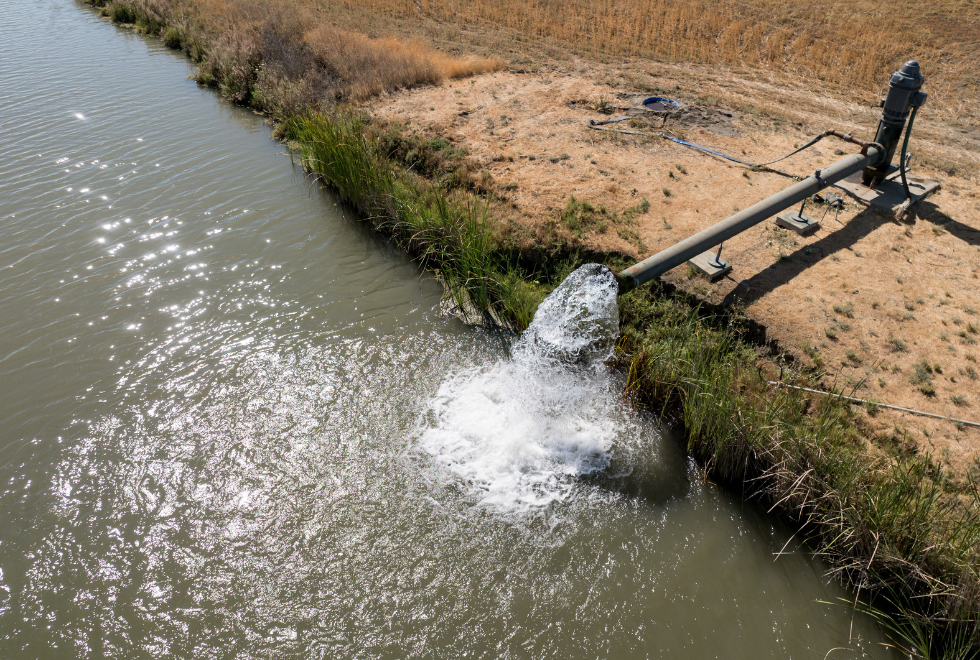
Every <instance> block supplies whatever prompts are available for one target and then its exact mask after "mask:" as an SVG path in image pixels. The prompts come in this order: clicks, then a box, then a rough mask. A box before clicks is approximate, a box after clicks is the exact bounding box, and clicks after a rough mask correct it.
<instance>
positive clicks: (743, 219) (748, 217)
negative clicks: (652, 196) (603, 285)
mask: <svg viewBox="0 0 980 660" xmlns="http://www.w3.org/2000/svg"><path fill="white" fill-rule="evenodd" d="M865 152H866V153H863V154H854V155H853V156H848V157H847V158H843V159H841V160H839V161H837V162H836V163H834V164H833V165H831V166H830V167H827V168H826V169H823V170H817V171H816V172H815V173H814V174H812V175H810V176H808V177H807V178H805V179H803V180H802V181H800V182H799V183H797V184H796V185H794V186H792V187H790V188H787V189H786V190H784V191H782V192H780V193H777V194H775V195H773V196H772V197H770V198H768V199H765V200H763V201H761V202H759V203H758V204H755V205H754V206H750V207H749V208H747V209H745V210H744V211H739V212H738V213H736V214H735V215H733V216H731V217H730V218H728V219H726V220H722V221H721V222H719V223H718V224H716V225H713V226H711V227H708V228H707V229H705V230H704V231H702V232H700V233H697V234H695V235H694V236H691V237H690V238H688V239H685V240H683V241H681V242H680V243H677V244H676V245H674V246H672V247H669V248H667V249H666V250H664V251H663V252H658V253H657V254H655V255H653V256H652V257H648V258H646V259H644V260H643V261H641V262H640V263H638V264H635V265H633V266H630V267H629V268H627V269H626V270H624V271H623V272H622V273H619V274H618V275H617V276H616V279H617V281H618V282H619V292H620V294H623V293H626V292H627V291H629V290H630V289H634V288H636V287H638V286H640V285H641V284H644V283H646V282H649V281H650V280H652V279H653V278H655V277H658V276H660V275H663V274H664V273H666V272H667V271H668V270H670V269H671V268H674V267H675V266H679V265H681V264H682V263H684V262H685V261H687V260H689V259H691V258H693V257H695V256H697V255H699V254H701V253H702V252H705V251H707V250H710V249H711V248H713V247H715V246H716V245H719V244H720V243H723V242H724V241H726V240H728V239H729V238H731V237H732V236H735V235H737V234H740V233H742V232H743V231H745V230H746V229H749V228H750V227H753V226H755V225H757V224H759V223H760V222H762V221H763V220H765V219H766V218H771V217H772V216H774V215H776V214H777V213H779V212H780V211H783V210H785V209H787V208H789V207H790V206H793V205H794V204H797V203H799V202H802V201H803V200H804V199H806V198H807V197H809V196H810V195H813V194H814V193H817V192H819V191H821V190H823V189H824V188H826V187H827V186H830V185H832V184H834V183H837V182H838V181H840V180H841V179H845V178H847V177H849V176H850V175H852V174H854V173H855V172H860V171H861V170H863V169H864V168H866V167H871V166H875V165H878V164H879V163H880V162H881V161H882V160H883V158H884V156H885V152H884V151H883V150H882V149H881V148H879V146H878V145H875V144H872V145H870V146H868V148H867V149H866V150H865Z"/></svg>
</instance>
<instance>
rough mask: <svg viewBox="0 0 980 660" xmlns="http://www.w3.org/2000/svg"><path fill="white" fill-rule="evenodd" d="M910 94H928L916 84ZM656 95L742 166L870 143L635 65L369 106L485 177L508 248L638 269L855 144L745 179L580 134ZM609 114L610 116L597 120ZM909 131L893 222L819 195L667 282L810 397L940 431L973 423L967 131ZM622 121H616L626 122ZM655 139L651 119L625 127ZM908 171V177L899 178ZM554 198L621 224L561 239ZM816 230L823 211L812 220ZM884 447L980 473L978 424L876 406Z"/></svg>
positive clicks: (846, 112) (686, 129)
mask: <svg viewBox="0 0 980 660" xmlns="http://www.w3.org/2000/svg"><path fill="white" fill-rule="evenodd" d="M925 89H926V90H927V91H928V81H927V82H926V87H925ZM649 95H666V96H670V97H672V98H675V99H677V100H679V101H681V102H683V103H684V104H685V105H686V106H687V108H688V109H687V110H686V111H685V112H684V113H682V114H681V115H680V116H676V117H673V118H670V119H668V120H667V126H666V128H667V129H670V130H671V131H673V133H674V134H675V135H677V136H679V137H683V138H684V139H687V140H690V141H693V142H696V143H699V144H703V145H706V146H710V147H712V148H714V149H717V150H719V151H722V152H725V153H728V154H732V155H735V156H737V157H739V158H742V159H743V160H747V161H750V162H760V161H767V160H771V159H773V158H775V157H778V156H780V155H782V154H785V153H788V152H789V151H792V150H793V149H794V148H795V147H796V146H798V145H801V144H803V143H804V142H806V141H808V140H809V139H810V138H811V137H813V136H814V135H815V134H816V133H818V132H820V131H822V130H824V129H827V128H836V129H838V130H842V131H847V132H852V133H854V134H855V136H857V137H860V138H864V139H871V138H872V137H873V131H874V128H875V127H876V125H877V121H878V116H879V114H878V113H879V111H878V110H877V109H875V108H872V107H870V103H868V104H867V105H862V104H860V103H856V102H851V101H848V100H846V99H842V98H841V97H840V95H834V94H831V93H828V92H824V91H823V90H821V89H814V88H813V87H812V86H808V85H804V84H794V83H793V82H792V81H789V80H774V79H773V80H767V79H765V78H764V77H760V76H758V75H755V76H752V77H739V76H738V75H735V74H733V73H732V72H729V71H720V70H717V69H708V68H698V67H681V66H670V65H662V64H655V63H650V62H644V61H629V62H626V63H620V64H617V65H608V66H607V65H597V64H595V63H593V62H590V63H588V64H587V63H585V62H579V61H572V62H571V63H570V64H568V65H562V66H561V67H560V68H554V69H547V68H539V69H537V70H535V71H534V72H533V73H524V72H518V71H509V72H499V73H494V74H485V75H481V76H478V77H476V78H471V79H465V80H458V81H453V82H449V83H446V84H444V85H441V86H434V87H423V88H417V89H413V90H409V91H403V92H399V93H395V94H391V95H384V96H381V97H379V98H376V99H375V100H374V101H372V102H371V111H372V112H373V113H374V114H376V115H377V116H379V117H382V118H385V119H387V120H389V121H392V122H396V123H399V124H401V125H407V126H408V127H409V130H412V131H418V132H420V133H422V134H425V135H430V136H432V137H436V136H440V137H445V138H447V139H449V140H451V141H452V142H453V143H454V145H455V146H456V147H464V148H466V149H467V150H468V152H469V156H470V158H471V159H472V160H473V161H475V162H476V163H478V164H479V165H480V166H481V167H483V168H484V169H485V171H486V172H488V173H489V174H490V175H491V176H492V181H493V184H492V185H493V188H494V189H495V191H496V192H497V194H498V196H499V197H501V198H506V200H507V205H508V206H507V208H509V212H510V213H511V215H512V221H516V223H517V227H518V232H524V237H523V240H525V241H526V242H532V241H534V240H538V239H541V238H545V237H551V238H554V236H556V235H560V236H562V237H565V238H567V240H569V241H571V242H573V243H574V242H578V243H581V244H582V245H584V246H588V247H593V248H597V249H601V250H615V251H620V252H625V253H627V254H630V255H634V256H636V257H637V258H642V257H646V256H649V255H651V254H653V253H655V252H657V251H659V250H662V249H664V248H666V247H668V246H670V245H671V244H673V243H675V242H677V241H679V240H681V239H683V238H686V237H687V236H690V235H692V234H694V233H696V232H697V231H700V230H702V229H704V228H706V227H708V226H710V225H711V224H714V223H715V222H718V221H720V220H722V219H724V218H725V217H727V216H729V215H731V213H733V212H734V211H736V210H738V209H741V208H745V207H747V206H750V205H751V204H754V203H755V202H758V201H760V200H762V199H763V198H765V197H767V196H769V195H771V194H773V193H775V192H777V191H779V190H781V189H783V188H785V187H787V186H788V185H791V184H792V183H793V179H791V178H788V176H786V175H793V176H806V175H808V174H810V173H812V172H813V171H814V170H815V169H817V168H820V167H824V166H827V165H829V164H831V163H833V162H834V161H836V160H837V159H839V158H840V156H841V155H842V154H844V153H853V152H854V151H855V147H853V146H852V145H848V144H844V143H842V142H838V141H834V140H832V139H826V140H824V141H822V142H820V143H819V144H818V145H817V146H816V147H814V148H811V149H809V150H807V151H804V152H803V153H801V154H799V155H797V156H794V157H792V158H790V159H788V160H786V161H783V162H781V163H779V164H778V165H776V166H774V167H776V168H777V169H779V170H780V171H781V172H782V173H784V174H779V173H773V172H766V171H758V172H755V171H750V170H749V169H748V168H746V167H743V166H740V165H737V164H735V163H730V162H728V161H725V160H723V159H720V158H715V157H712V156H709V155H706V154H704V153H701V152H697V151H695V150H692V149H690V148H686V147H684V146H681V145H678V144H676V143H672V142H669V141H666V140H663V139H661V138H659V137H643V136H634V135H625V134H621V133H615V132H600V131H597V130H590V129H589V128H588V127H587V122H588V120H589V119H597V120H601V119H607V118H608V116H606V115H604V114H602V113H600V109H601V108H608V107H609V106H614V107H615V106H622V107H626V106H629V105H630V104H631V102H635V101H636V100H637V99H642V98H643V97H645V96H649ZM614 114H620V112H619V111H618V110H614ZM938 114H939V113H936V115H932V116H931V115H930V113H929V106H928V104H927V105H926V107H925V108H924V110H923V112H922V113H921V114H920V116H919V118H918V119H917V121H916V126H915V131H914V132H913V139H912V146H911V150H912V151H914V152H915V153H916V157H915V159H914V160H913V163H914V165H913V174H914V175H917V176H922V177H925V178H930V179H935V180H938V181H940V182H941V184H942V188H941V189H940V191H938V192H937V193H935V194H933V195H932V196H930V197H929V198H927V199H926V200H924V201H923V202H921V203H920V204H918V205H917V206H916V207H914V210H913V212H912V213H911V214H909V216H908V217H906V218H904V219H903V220H901V221H898V220H896V219H895V218H894V217H893V216H892V215H891V214H889V213H887V212H883V211H879V210H876V209H874V208H871V207H869V206H868V205H866V204H864V203H861V202H858V201H856V200H855V199H853V198H850V197H848V196H847V195H846V194H843V193H842V192H841V191H839V190H838V191H836V192H838V193H840V194H842V196H843V197H844V199H845V206H844V209H843V210H842V211H841V212H840V213H839V215H835V212H834V211H833V210H830V211H829V212H828V213H827V214H826V216H825V217H824V218H823V222H822V225H821V228H820V230H819V231H817V232H816V233H815V234H814V235H811V236H809V237H799V236H797V235H796V234H793V233H788V232H786V231H785V230H782V229H779V228H777V227H776V226H775V224H774V222H773V221H766V222H763V223H762V224H760V225H758V226H756V227H755V228H753V229H751V230H749V231H747V232H745V233H743V234H742V235H740V236H738V237H736V238H734V239H731V240H730V241H728V242H727V243H726V244H725V246H724V252H723V256H724V257H725V258H726V259H727V260H728V261H730V262H732V264H733V265H734V271H733V272H732V273H731V274H730V275H729V276H727V277H726V278H724V279H722V280H720V281H718V282H716V283H714V284H711V283H709V282H707V281H706V280H704V279H703V278H701V277H700V276H697V275H693V274H692V273H691V272H689V269H688V268H686V267H679V268H676V269H674V270H673V271H671V272H670V273H668V274H667V275H666V276H665V279H666V280H668V281H670V282H672V283H674V284H676V285H677V286H679V287H681V288H682V289H685V290H688V291H690V292H692V293H695V294H696V295H698V296H700V297H702V298H703V299H705V300H707V301H710V302H712V303H738V302H739V301H741V303H742V304H744V305H746V307H747V314H748V316H749V317H750V318H752V319H754V320H755V321H758V322H759V323H761V324H763V325H764V326H765V327H767V328H768V332H769V334H770V337H771V338H772V339H775V340H776V341H778V342H779V344H780V346H781V347H782V348H783V349H784V350H785V351H786V352H788V353H790V354H792V355H793V356H794V357H795V358H797V359H798V360H800V361H801V362H802V363H804V364H812V363H814V362H816V363H817V365H818V366H820V365H822V367H823V368H824V370H825V371H826V376H825V377H824V381H825V384H827V385H831V384H833V385H835V386H837V387H843V388H845V389H847V390H853V396H856V397H860V398H869V399H874V400H877V401H880V402H882V403H889V404H893V405H898V406H903V407H908V408H913V409H916V410H924V411H928V412H932V413H935V414H939V415H944V416H950V417H954V418H961V419H968V420H980V394H978V386H980V380H978V375H980V364H978V362H977V355H978V354H980V345H978V342H980V294H978V284H980V280H978V274H980V180H978V174H977V173H978V171H980V157H978V153H980V135H978V134H977V131H976V129H975V128H974V127H972V126H970V125H969V124H966V123H964V124H962V125H960V124H957V123H956V121H957V120H956V117H955V116H952V115H949V114H948V113H943V116H937V115H938ZM630 123H632V126H630ZM648 126H649V127H652V128H654V129H655V130H659V129H657V128H656V127H657V126H659V120H657V121H655V122H653V123H651V124H644V123H638V122H637V121H633V122H623V123H620V124H615V125H613V127H618V128H623V129H625V130H641V131H648V130H650V128H648ZM915 163H918V165H915ZM570 196H574V197H575V198H576V199H578V200H581V201H587V202H589V203H591V204H592V205H594V206H596V207H598V206H599V205H603V206H604V207H605V208H606V209H608V210H609V211H610V212H616V213H621V212H622V211H623V210H625V209H628V208H631V207H634V208H635V207H636V205H637V204H638V203H639V202H641V200H643V199H646V200H648V201H649V202H650V204H649V210H647V211H646V212H645V213H641V214H638V215H636V216H635V217H634V218H633V219H632V220H630V219H629V215H630V214H627V216H626V217H623V216H622V215H618V216H614V215H613V216H610V217H612V219H611V220H610V221H609V222H607V223H602V224H599V225H594V226H591V227H577V228H574V229H573V228H570V227H569V226H567V225H566V224H563V223H562V221H561V220H560V215H559V214H560V211H561V210H562V209H563V208H565V206H566V204H567V203H568V199H569V197H570ZM808 214H810V215H816V216H817V217H818V218H819V217H821V216H823V214H824V210H823V209H822V208H819V207H812V206H811V207H810V210H809V211H808ZM868 422H869V424H870V425H871V427H872V428H874V429H875V430H876V431H877V432H878V433H879V434H880V438H879V441H881V438H885V437H887V438H890V440H889V441H892V442H898V443H905V444H907V443H909V442H914V443H916V444H917V445H918V447H919V448H920V449H921V450H922V451H927V452H930V453H931V454H932V455H933V456H934V457H935V458H936V459H938V460H941V461H942V462H943V463H945V464H946V465H948V466H949V467H950V468H951V469H952V471H953V473H954V474H956V475H958V476H960V477H962V476H965V474H967V473H968V472H969V471H971V470H977V469H978V468H980V429H977V428H971V427H969V426H964V425H957V424H954V423H952V422H950V421H945V420H937V419H930V418H927V417H921V416H914V415H908V414H903V413H897V412H894V411H888V410H885V409H879V410H878V411H877V412H875V413H874V414H869V415H868Z"/></svg>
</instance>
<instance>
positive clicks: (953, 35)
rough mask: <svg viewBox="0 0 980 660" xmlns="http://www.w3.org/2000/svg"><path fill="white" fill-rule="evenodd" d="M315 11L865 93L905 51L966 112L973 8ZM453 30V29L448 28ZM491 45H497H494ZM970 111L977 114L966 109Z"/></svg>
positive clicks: (735, 4) (636, 6)
mask: <svg viewBox="0 0 980 660" xmlns="http://www.w3.org/2000/svg"><path fill="white" fill-rule="evenodd" d="M303 1H304V2H305V3H307V4H308V5H310V6H315V7H317V10H318V11H321V12H329V13H332V14H333V15H334V16H337V17H344V16H345V17H348V18H349V20H354V21H356V22H359V23H360V24H362V25H367V24H371V25H374V26H377V29H381V30H395V31H401V32H403V33H408V32H411V31H412V30H413V29H415V30H419V31H423V32H425V33H427V34H428V35H436V34H438V35H440V36H443V37H448V39H449V40H451V41H452V40H455V41H458V42H460V43H466V41H467V40H468V39H472V38H473V35H474V34H480V33H486V32H488V31H491V30H501V29H502V30H504V31H506V32H509V33H510V35H511V38H510V39H509V44H508V39H507V38H506V36H505V37H504V38H503V39H498V40H497V42H496V43H497V45H498V46H499V45H503V44H507V45H510V46H513V48H514V50H516V51H517V52H518V53H521V52H524V53H528V52H529V51H530V50H533V46H534V44H537V43H540V42H542V41H547V42H550V43H551V44H553V45H556V46H558V47H561V48H566V49H571V50H573V51H574V52H576V53H580V54H593V55H616V56H619V55H629V56H641V57H648V58H651V59H653V60H658V61H666V62H677V63H706V64H719V65H724V66H726V67H735V68H746V69H752V70H769V71H774V72H778V73H793V74H796V75H800V76H804V77H806V78H808V79H810V80H811V81H812V82H813V83H814V84H817V85H821V86H823V85H828V86H837V87H843V88H847V89H848V90H850V91H856V92H858V93H860V94H861V95H862V97H867V98H869V99H870V98H874V97H875V95H877V94H878V93H879V92H880V91H881V89H882V87H883V86H884V85H885V84H886V83H887V80H888V75H889V74H890V73H891V72H892V71H894V70H895V68H896V67H898V66H899V65H900V64H901V63H902V61H904V60H905V59H908V58H909V57H913V56H914V57H917V58H919V59H920V60H921V61H922V63H923V66H924V71H925V74H926V75H927V76H928V77H929V91H930V95H931V97H932V101H931V105H933V106H935V107H937V108H943V109H945V110H948V111H949V112H951V113H960V114H961V113H963V112H964V111H968V112H971V113H972V112H973V109H972V107H971V105H972V104H973V103H974V101H975V99H976V98H977V97H978V96H980V79H978V78H977V76H976V72H975V61H976V56H975V53H976V52H977V49H978V46H980V6H978V5H977V4H976V3H975V2H972V1H971V0H940V1H939V2H935V3H930V4H928V5H924V4H922V3H912V2H904V1H902V2H899V1H896V0H891V1H889V2H885V3H882V2H874V1H872V0H828V1H827V2H824V3H819V4H806V3H803V4H801V3H794V2H786V1H785V0H718V1H717V2H705V1H703V0H678V1H671V0H469V1H467V2H459V1H458V0H395V1H392V0H303ZM454 33H455V34H454ZM501 50H502V49H501ZM974 116H976V115H974Z"/></svg>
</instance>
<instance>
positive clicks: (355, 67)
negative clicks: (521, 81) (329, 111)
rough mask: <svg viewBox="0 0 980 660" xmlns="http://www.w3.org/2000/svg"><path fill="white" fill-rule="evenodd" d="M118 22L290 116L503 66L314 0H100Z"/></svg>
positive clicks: (207, 78) (242, 95) (228, 92)
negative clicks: (342, 16)
mask: <svg viewBox="0 0 980 660" xmlns="http://www.w3.org/2000/svg"><path fill="white" fill-rule="evenodd" d="M93 4H95V5H98V6H103V14H104V15H106V16H107V17H109V18H111V19H112V20H113V21H115V22H117V23H135V24H136V26H137V29H138V30H140V31H143V32H146V33H149V34H159V35H160V36H161V37H162V38H163V40H164V42H165V43H166V44H167V45H168V46H170V47H172V48H180V49H183V50H184V51H185V52H186V53H187V54H188V55H189V56H190V57H191V58H192V59H194V60H195V61H196V62H198V64H199V70H198V73H197V76H196V77H197V80H198V81H199V82H201V83H203V84H207V85H211V86H214V87H218V88H219V89H220V90H221V92H222V93H223V94H224V95H225V96H226V97H228V98H230V99H231V100H233V101H235V102H236V103H242V104H247V105H251V106H253V107H255V108H257V109H260V110H264V111H266V112H269V113H270V114H272V115H274V116H277V117H282V116H287V115H292V114H296V113H301V112H307V111H314V110H318V109H323V108H325V107H329V106H331V105H332V104H334V103H335V102H337V101H346V102H350V101H357V100H361V99H365V98H368V97H371V96H375V95H377V94H380V93H382V92H386V91H394V90H397V89H401V88H407V87H413V86H417V85H424V84H437V83H439V82H441V81H443V80H445V79H447V78H459V77H463V76H468V75H473V74H475V73H482V72H486V71H494V70H497V69H499V68H501V67H502V63H501V62H500V61H499V60H497V59H494V58H484V57H473V56H470V57H453V56H450V55H447V54H445V53H441V52H439V51H437V50H435V49H434V48H432V47H431V46H429V45H427V44H425V43H423V42H422V41H420V40H418V39H412V38H401V39H399V38H395V37H382V38H372V37H369V36H367V35H365V34H362V33H360V32H358V31H356V30H351V29H339V28H337V27H335V26H334V25H333V24H332V23H330V22H328V21H326V20H324V17H323V16H322V15H321V14H320V13H319V11H318V8H317V7H316V6H314V5H313V4H312V3H307V2H303V1H302V0H296V1H294V2H290V1H288V0H283V1H280V2H261V1H260V0H127V1H125V2H119V1H113V2H108V3H107V2H105V0H93Z"/></svg>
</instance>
